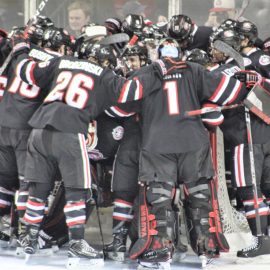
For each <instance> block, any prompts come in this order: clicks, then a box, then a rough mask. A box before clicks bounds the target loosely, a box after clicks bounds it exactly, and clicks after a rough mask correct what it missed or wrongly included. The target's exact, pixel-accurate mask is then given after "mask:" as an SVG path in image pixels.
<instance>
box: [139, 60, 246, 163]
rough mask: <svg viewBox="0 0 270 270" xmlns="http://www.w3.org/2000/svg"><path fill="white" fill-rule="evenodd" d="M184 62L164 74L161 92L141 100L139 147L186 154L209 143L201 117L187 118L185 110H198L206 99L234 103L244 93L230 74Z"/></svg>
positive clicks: (214, 101) (244, 90) (240, 84)
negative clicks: (215, 71) (140, 140)
mask: <svg viewBox="0 0 270 270" xmlns="http://www.w3.org/2000/svg"><path fill="white" fill-rule="evenodd" d="M186 64H187V67H186V68H183V69H177V70H174V72H173V73H172V74H168V75H166V76H165V77H164V80H163V86H162V91H158V92H155V93H153V94H152V95H151V96H149V97H147V98H145V100H144V101H143V109H142V121H143V128H142V134H143V142H142V147H143V149H146V150H147V151H150V152H156V153H185V152H188V151H195V150H197V149H199V148H200V147H201V146H202V145H204V144H208V143H209V135H208V132H207V131H206V129H205V127H204V125H203V123H202V120H201V117H200V116H198V117H186V116H185V112H186V111H192V110H196V109H200V108H201V107H202V104H203V103H205V102H206V101H210V102H212V103H216V104H220V105H225V104H233V103H237V102H238V100H239V99H241V98H242V97H243V96H245V95H246V94H247V91H246V89H245V88H243V89H242V83H241V82H240V81H238V80H235V79H234V78H232V77H230V76H227V75H223V74H221V73H216V74H213V73H211V72H209V71H207V70H205V69H204V68H203V67H202V66H201V65H199V64H196V63H191V62H187V63H186ZM191 166H192V164H191Z"/></svg>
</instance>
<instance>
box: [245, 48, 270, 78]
mask: <svg viewBox="0 0 270 270" xmlns="http://www.w3.org/2000/svg"><path fill="white" fill-rule="evenodd" d="M244 64H245V68H246V69H247V70H255V71H257V72H258V73H260V74H261V75H262V76H263V77H265V78H267V79H270V55H269V54H267V53H266V52H264V51H262V50H260V49H259V48H253V49H252V50H250V51H249V52H248V53H247V54H246V55H244Z"/></svg>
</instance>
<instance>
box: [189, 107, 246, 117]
mask: <svg viewBox="0 0 270 270" xmlns="http://www.w3.org/2000/svg"><path fill="white" fill-rule="evenodd" d="M240 106H243V105H241V104H234V105H225V106H219V107H211V108H210V107H207V108H202V109H199V110H193V111H186V112H185V116H196V115H201V114H205V113H210V112H221V111H223V110H229V109H235V108H238V107H240Z"/></svg>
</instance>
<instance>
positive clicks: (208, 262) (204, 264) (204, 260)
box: [199, 255, 215, 269]
mask: <svg viewBox="0 0 270 270" xmlns="http://www.w3.org/2000/svg"><path fill="white" fill-rule="evenodd" d="M199 259H200V261H201V266H202V268H203V269H205V268H207V267H209V266H210V265H211V264H213V262H214V261H215V259H214V258H208V257H207V256H206V255H200V256H199Z"/></svg>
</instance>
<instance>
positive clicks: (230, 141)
mask: <svg viewBox="0 0 270 270" xmlns="http://www.w3.org/2000/svg"><path fill="white" fill-rule="evenodd" d="M246 62H247V60H246ZM249 67H251V66H249ZM237 71H240V68H239V67H238V66H237V64H236V63H235V61H233V60H228V61H227V62H226V64H224V65H221V66H220V67H219V68H218V69H216V70H215V71H212V72H218V73H219V72H222V73H223V74H229V75H230V76H233V75H234V73H236V72H237ZM265 84H269V83H267V82H265ZM268 87H269V86H268ZM223 115H224V119H225V120H224V122H223V123H222V124H221V126H220V128H221V130H222V131H223V135H224V138H225V140H226V144H227V145H228V147H229V149H230V168H231V172H232V184H233V186H234V188H236V189H237V194H238V196H239V198H240V200H241V201H242V202H243V204H244V208H245V212H246V217H247V219H248V221H249V224H250V228H251V231H252V233H253V234H254V235H256V234H257V232H256V226H255V215H254V214H253V213H254V202H253V191H252V176H251V169H250V166H251V165H250V157H249V147H248V135H247V127H246V120H245V109H244V107H243V106H242V107H239V108H235V109H232V110H225V111H224V112H223ZM250 118H251V133H252V141H253V150H254V163H255V164H254V165H255V172H256V180H257V190H258V195H259V201H260V205H259V208H260V209H259V214H260V216H261V224H262V231H263V233H266V229H267V215H269V210H268V206H267V205H266V204H265V203H264V202H263V200H262V193H263V194H264V195H265V196H267V195H268V196H270V193H267V190H268V192H269V190H270V182H269V177H270V175H269V170H268V169H267V168H268V167H269V164H270V160H269V157H268V156H269V153H270V152H269V150H270V140H269V138H270V126H269V125H267V124H266V123H265V122H264V121H262V120H261V119H260V118H258V117H257V116H256V115H255V114H253V113H250Z"/></svg>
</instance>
